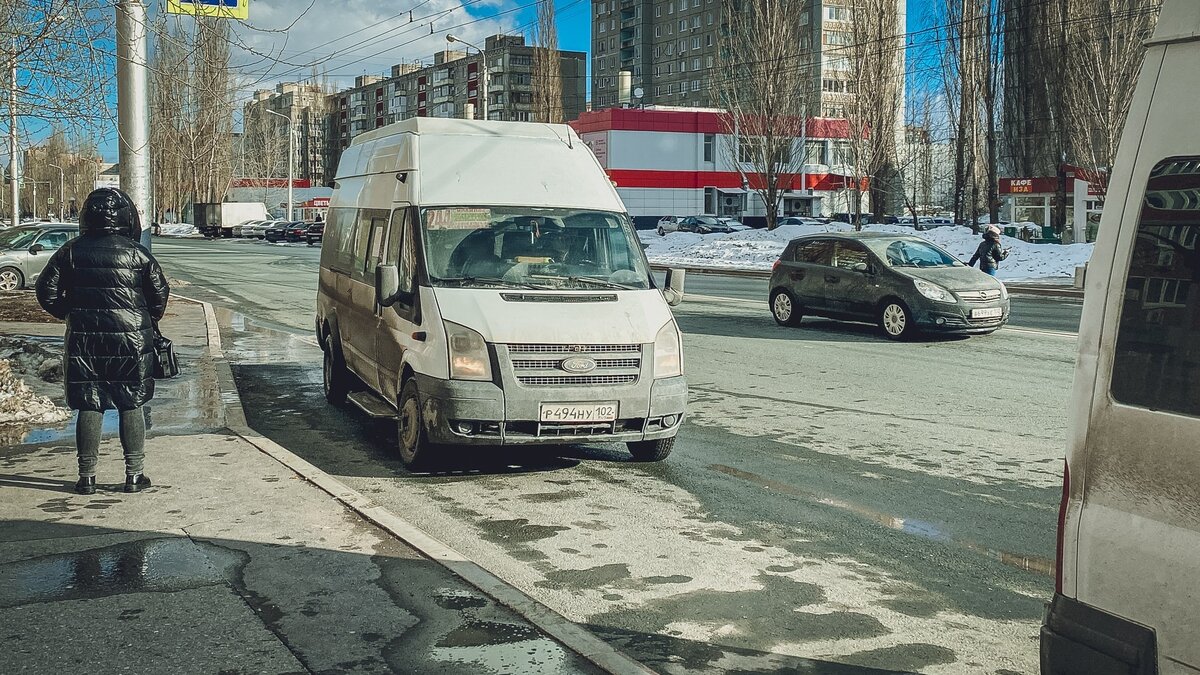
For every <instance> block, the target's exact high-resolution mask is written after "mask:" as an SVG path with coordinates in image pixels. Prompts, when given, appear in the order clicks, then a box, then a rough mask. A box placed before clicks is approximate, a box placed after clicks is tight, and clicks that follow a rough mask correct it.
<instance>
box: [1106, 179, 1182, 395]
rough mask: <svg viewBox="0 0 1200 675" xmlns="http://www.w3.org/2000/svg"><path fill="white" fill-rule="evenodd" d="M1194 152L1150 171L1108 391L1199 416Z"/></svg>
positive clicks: (1130, 265) (1131, 259)
mask: <svg viewBox="0 0 1200 675" xmlns="http://www.w3.org/2000/svg"><path fill="white" fill-rule="evenodd" d="M1198 233H1200V157H1181V158H1173V159H1168V160H1164V161H1162V162H1159V164H1158V165H1157V166H1155V167H1154V169H1153V170H1151V172H1150V179H1149V181H1148V183H1147V185H1146V194H1145V197H1144V198H1143V200H1142V210H1141V214H1140V216H1139V220H1138V228H1137V233H1136V236H1137V239H1136V240H1135V241H1134V245H1133V254H1132V255H1131V256H1130V260H1129V273H1128V276H1127V278H1126V281H1125V293H1124V300H1123V304H1122V307H1121V318H1120V324H1119V325H1118V329H1117V343H1116V350H1115V353H1114V355H1113V374H1112V384H1111V390H1112V396H1113V398H1114V399H1116V400H1117V401H1119V402H1121V403H1124V404H1127V405H1134V406H1140V407H1144V408H1150V409H1152V410H1161V411H1165V412H1174V413H1180V414H1183V415H1192V416H1196V417H1200V248H1197V246H1196V242H1197V238H1198V237H1197V234H1198Z"/></svg>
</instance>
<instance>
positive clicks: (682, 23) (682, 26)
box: [679, 19, 687, 33]
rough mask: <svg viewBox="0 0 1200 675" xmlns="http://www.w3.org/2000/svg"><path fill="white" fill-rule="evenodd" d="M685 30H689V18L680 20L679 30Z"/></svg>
mask: <svg viewBox="0 0 1200 675" xmlns="http://www.w3.org/2000/svg"><path fill="white" fill-rule="evenodd" d="M685 30H687V19H680V20H679V32H680V33H682V32H683V31H685Z"/></svg>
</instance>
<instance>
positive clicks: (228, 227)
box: [192, 202, 271, 238]
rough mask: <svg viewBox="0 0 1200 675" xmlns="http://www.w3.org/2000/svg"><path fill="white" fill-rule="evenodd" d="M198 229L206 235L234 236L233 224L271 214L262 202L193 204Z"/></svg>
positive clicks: (260, 218)
mask: <svg viewBox="0 0 1200 675" xmlns="http://www.w3.org/2000/svg"><path fill="white" fill-rule="evenodd" d="M192 214H193V215H194V216H195V224H196V229H197V230H199V231H200V234H202V235H204V236H206V237H213V238H216V237H232V236H233V226H234V225H237V224H238V223H244V222H246V221H247V220H267V219H268V218H270V217H271V216H270V215H269V214H268V213H267V207H266V206H265V205H264V204H263V203H262V202H217V203H200V204H194V205H193V206H192Z"/></svg>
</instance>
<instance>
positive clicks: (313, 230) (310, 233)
mask: <svg viewBox="0 0 1200 675" xmlns="http://www.w3.org/2000/svg"><path fill="white" fill-rule="evenodd" d="M324 238H325V222H324V221H321V222H319V223H313V224H311V225H309V226H308V229H307V230H305V232H304V241H305V242H307V243H308V245H309V246H312V245H313V244H316V243H320V242H321V240H323V239H324Z"/></svg>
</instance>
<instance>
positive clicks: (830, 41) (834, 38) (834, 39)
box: [825, 30, 850, 45]
mask: <svg viewBox="0 0 1200 675" xmlns="http://www.w3.org/2000/svg"><path fill="white" fill-rule="evenodd" d="M825 44H827V45H848V44H850V33H848V32H846V31H844V30H830V31H825Z"/></svg>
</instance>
